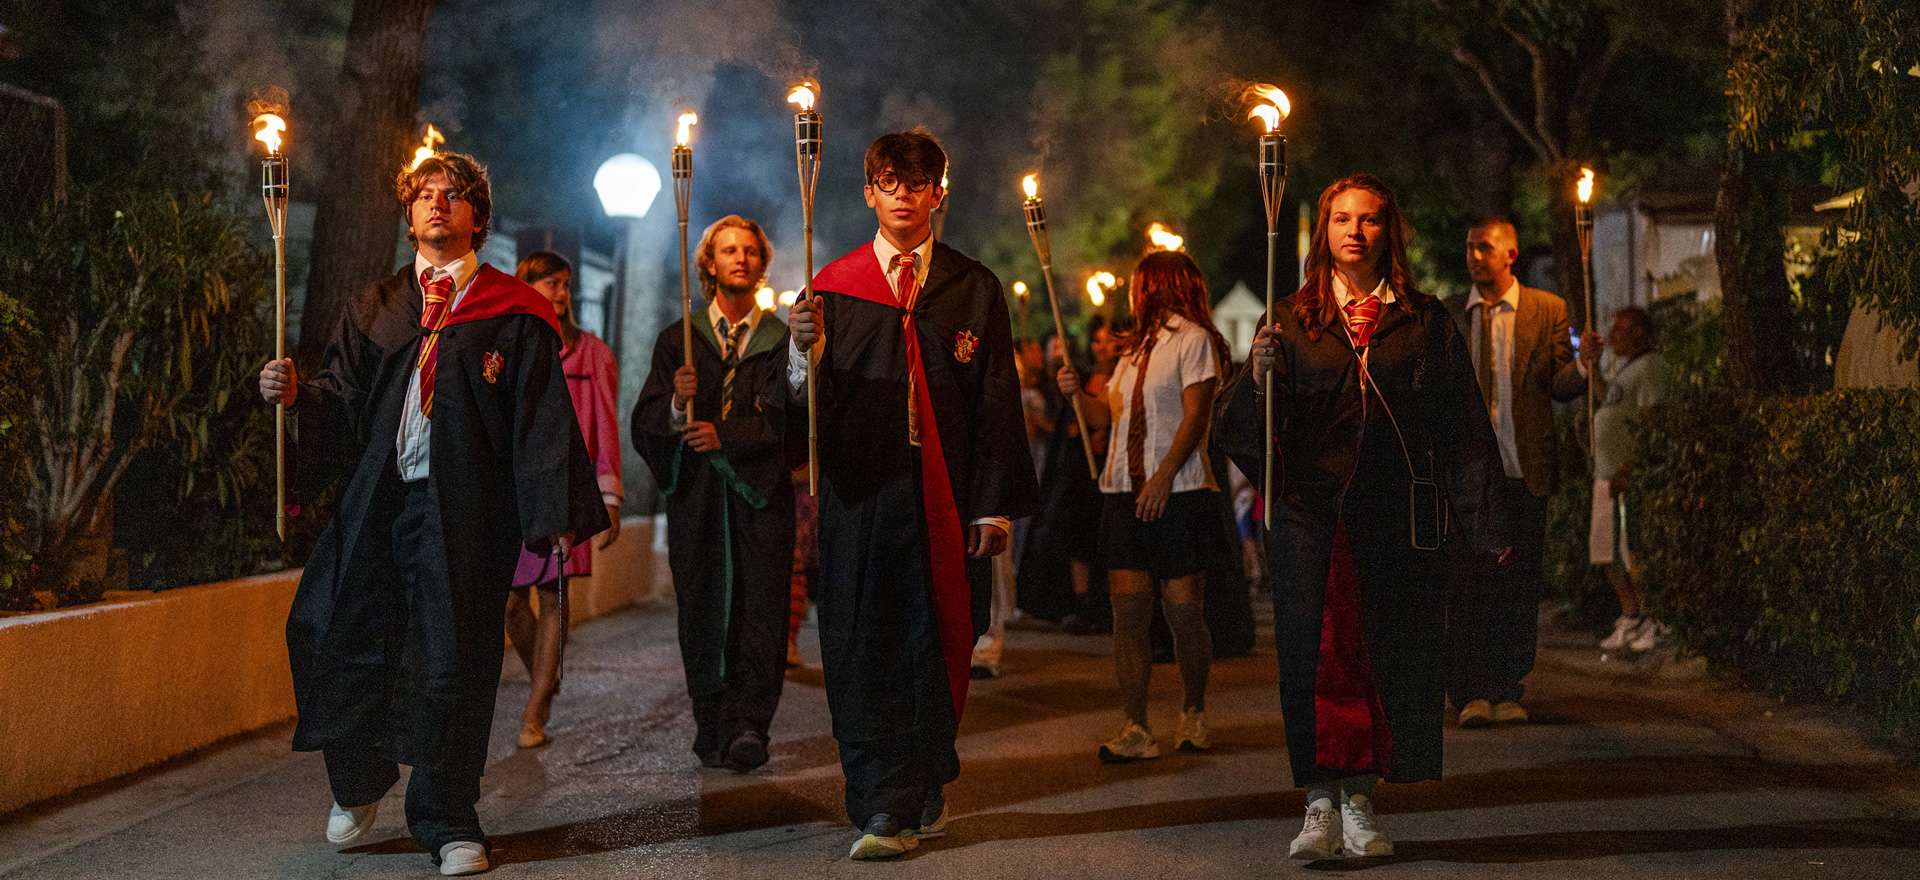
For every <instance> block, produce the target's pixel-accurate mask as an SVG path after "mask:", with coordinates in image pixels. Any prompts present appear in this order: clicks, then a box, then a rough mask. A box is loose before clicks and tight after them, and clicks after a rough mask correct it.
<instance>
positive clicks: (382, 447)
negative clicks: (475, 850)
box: [287, 265, 608, 775]
mask: <svg viewBox="0 0 1920 880" xmlns="http://www.w3.org/2000/svg"><path fill="white" fill-rule="evenodd" d="M421 311H422V297H421V291H420V284H419V279H417V278H414V277H413V276H412V273H411V272H410V271H405V270H403V271H401V272H399V273H398V274H395V275H394V276H393V277H391V278H388V279H386V280H384V281H381V282H378V283H376V284H373V285H371V286H369V287H368V288H367V289H365V290H363V291H361V292H360V293H358V294H356V295H355V296H354V297H353V298H352V299H350V300H348V301H347V307H346V310H345V312H344V313H343V314H342V315H341V318H340V323H339V325H338V326H336V327H335V328H334V330H333V335H332V336H331V337H330V339H329V341H328V343H327V348H326V352H325V354H324V355H323V356H322V358H321V362H320V368H319V370H318V371H316V372H315V373H314V375H313V376H312V377H311V378H308V379H306V380H305V381H302V382H301V383H300V389H299V393H298V395H297V397H296V399H295V402H294V403H295V405H294V408H293V413H294V415H295V416H296V417H297V418H298V419H299V427H300V441H301V442H300V452H301V453H302V458H303V459H304V460H305V462H306V466H305V467H304V468H303V470H302V475H303V477H305V478H306V479H307V481H308V482H307V487H306V488H307V489H309V490H310V491H309V492H308V493H307V494H308V495H309V496H311V495H312V494H317V492H318V491H319V489H320V488H322V487H324V486H325V485H326V484H327V483H330V482H332V481H333V480H334V479H335V478H337V477H338V476H341V475H342V474H343V473H344V474H345V475H346V476H347V477H348V481H347V484H346V486H345V488H344V490H343V491H342V492H341V493H340V495H339V499H340V500H339V507H338V508H337V509H336V510H335V511H334V514H333V518H332V519H331V520H329V521H328V523H327V526H326V529H325V530H324V531H323V532H322V533H321V535H320V541H319V544H318V545H316V546H315V547H314V550H313V554H312V556H310V557H309V558H308V559H307V566H306V570H305V572H303V573H302V575H301V577H300V587H299V589H298V591H297V592H296V593H295V594H294V599H293V609H292V611H291V613H290V614H289V615H288V618H287V655H288V659H289V661H290V662H291V664H292V668H293V689H294V702H295V706H296V708H297V709H298V710H299V713H300V714H299V723H298V725H297V726H296V728H295V729H294V736H293V747H294V748H295V749H297V750H301V751H310V750H315V749H321V748H328V747H332V746H346V747H353V748H373V749H376V750H377V751H378V752H379V753H380V754H381V755H382V756H383V757H385V758H387V759H389V760H393V761H396V762H398V763H402V764H408V765H411V766H415V767H432V768H436V769H441V770H445V771H448V772H456V773H472V774H476V775H477V774H478V773H479V772H480V770H481V768H483V767H484V766H485V764H486V748H487V736H486V731H487V728H488V727H489V726H490V725H491V724H492V722H493V701H494V692H495V690H496V689H497V688H498V685H499V677H500V657H501V651H502V648H503V641H502V640H503V633H504V629H503V627H504V613H505V608H506V596H507V589H508V587H509V585H510V584H511V582H512V580H513V570H514V566H515V564H516V563H517V562H518V561H519V558H520V551H521V549H522V548H527V549H531V550H534V551H535V552H546V551H547V544H548V539H549V538H551V537H553V536H556V535H560V534H565V533H571V534H572V535H573V538H574V541H575V542H576V543H578V542H583V541H585V540H586V539H587V538H588V537H590V536H592V535H595V534H598V533H599V532H601V531H604V530H605V529H606V528H607V526H608V522H607V512H606V508H605V506H603V505H602V503H601V501H600V488H599V486H598V485H597V483H596V480H595V476H594V465H593V460H592V459H591V458H589V457H588V456H587V448H586V444H585V442H584V441H583V440H582V439H581V437H580V423H579V419H578V418H577V417H576V416H575V415H574V412H573V398H572V396H571V395H570V394H568V392H567V379H566V375H565V374H564V373H563V372H562V370H561V368H560V333H559V328H558V326H557V324H556V323H555V318H554V313H553V306H552V305H551V304H549V303H548V302H547V301H546V299H545V297H542V296H541V295H540V294H539V293H537V292H535V291H534V290H533V288H531V287H528V286H527V285H525V284H523V283H521V282H520V281H518V280H516V279H514V278H513V277H511V276H509V275H506V274H505V273H502V272H500V271H499V270H497V269H494V268H493V267H491V266H484V265H483V266H481V267H480V270H479V272H478V274H476V275H475V277H474V280H473V282H472V284H471V285H470V286H469V288H468V289H467V291H466V293H465V294H464V295H463V296H462V297H461V298H460V301H459V302H458V304H457V305H456V306H455V307H454V310H453V312H452V313H451V314H450V315H448V317H447V322H446V326H445V327H444V329H442V331H441V333H440V342H439V354H438V361H437V366H436V369H437V374H436V378H435V382H434V395H433V416H432V419H433V431H432V434H431V439H430V441H429V442H430V447H429V448H430V450H431V451H430V462H431V467H430V470H429V476H428V477H427V484H428V488H429V490H430V491H432V492H433V494H434V496H435V497H436V498H437V499H438V502H439V510H440V522H439V524H438V526H439V528H438V531H439V532H440V534H441V535H442V537H443V543H444V547H445V553H446V566H445V572H446V579H447V581H448V583H447V584H446V588H447V589H446V592H445V593H444V595H442V596H436V597H435V599H436V600H437V601H434V602H431V603H426V604H425V605H422V606H416V607H413V608H411V609H409V608H407V607H405V605H404V603H403V602H401V601H400V600H399V599H398V598H397V597H398V596H399V588H398V586H397V583H396V580H397V579H396V577H395V575H394V573H393V572H392V571H391V570H390V566H391V565H392V562H391V561H390V554H389V550H390V546H391V543H392V542H391V537H390V536H391V533H392V527H393V523H392V521H391V520H386V521H382V519H383V515H382V514H381V513H380V511H381V510H383V509H386V510H387V513H386V514H384V516H391V515H392V511H391V509H390V508H383V507H382V506H381V505H380V503H378V502H379V500H380V496H382V495H386V496H391V495H392V494H393V493H394V492H395V491H397V489H398V487H399V486H400V481H399V476H398V471H397V469H396V467H397V466H396V463H395V462H396V459H397V458H398V453H397V452H396V450H395V442H396V439H397V438H398V436H399V432H400V415H401V408H402V407H403V406H405V405H406V397H407V386H408V384H409V383H410V381H411V380H412V378H413V371H414V359H415V357H416V356H417V355H418V353H419V350H420V344H421V341H422V340H423V339H424V338H425V336H426V334H425V332H424V331H423V330H422V329H421V327H420V314H421Z"/></svg>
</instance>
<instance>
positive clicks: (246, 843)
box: [0, 607, 1920, 880]
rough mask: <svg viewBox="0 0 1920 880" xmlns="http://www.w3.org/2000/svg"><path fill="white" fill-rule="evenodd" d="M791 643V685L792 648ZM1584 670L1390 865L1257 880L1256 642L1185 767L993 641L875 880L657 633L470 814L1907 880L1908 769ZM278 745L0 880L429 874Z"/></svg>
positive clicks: (712, 867) (589, 690) (799, 747)
mask: <svg viewBox="0 0 1920 880" xmlns="http://www.w3.org/2000/svg"><path fill="white" fill-rule="evenodd" d="M1263 639H1264V637H1263ZM802 643H803V645H805V646H806V647H807V648H808V655H809V659H810V661H813V662H816V663H817V654H816V653H815V652H814V651H813V650H812V649H813V637H812V634H811V632H809V633H807V634H805V635H803V637H802ZM1586 644H1590V640H1588V641H1586V642H1583V641H1582V640H1581V639H1580V638H1578V637H1575V636H1570V635H1559V636H1554V637H1551V638H1550V639H1549V640H1548V644H1547V645H1546V646H1545V647H1544V648H1543V650H1542V658H1541V668H1540V670H1539V671H1538V672H1537V673H1535V676H1534V678H1533V681H1532V688H1533V689H1532V693H1531V698H1530V704H1531V706H1532V707H1533V710H1534V713H1535V717H1536V720H1537V723H1535V724H1533V725H1530V726H1526V727H1520V728H1511V729H1501V730H1494V731H1479V732H1475V731H1460V730H1453V729H1449V730H1448V733H1447V743H1446V747H1447V774H1448V775H1447V778H1446V780H1444V781H1442V782H1438V783H1423V784H1420V785H1412V786H1386V787H1383V788H1382V791H1381V794H1380V799H1379V803H1380V809H1381V812H1382V820H1383V823H1384V825H1385V827H1386V828H1387V829H1388V830H1389V831H1390V832H1392V834H1393V835H1394V836H1395V837H1396V838H1397V840H1398V841H1399V855H1398V856H1397V857H1396V858H1394V859H1390V860H1377V861H1371V862H1342V863H1320V864H1318V865H1315V866H1313V867H1306V866H1302V865H1300V864H1298V863H1291V862H1287V861H1286V860H1285V858H1284V856H1285V852H1286V844H1287V842H1288V840H1289V839H1291V837H1292V836H1293V834H1294V833H1295V832H1296V831H1297V830H1298V828H1299V819H1298V817H1299V815H1300V813H1301V810H1302V808H1303V806H1304V804H1303V800H1302V797H1301V795H1300V793H1299V792H1297V791H1296V790H1293V789H1291V788H1290V787H1289V780H1288V774H1287V769H1286V762H1285V758H1284V755H1283V753H1282V748H1281V727H1280V723H1279V714H1278V697H1277V695H1276V692H1275V684H1274V683H1275V669H1274V662H1273V651H1272V646H1271V644H1270V643H1269V642H1266V641H1264V640H1263V642H1262V644H1261V646H1260V647H1259V648H1258V649H1257V650H1256V653H1255V655H1254V656H1252V657H1248V658H1243V659H1236V660H1228V661H1224V662H1221V663H1219V664H1217V665H1216V666H1215V669H1214V683H1213V692H1212V694H1211V696H1210V703H1211V707H1210V709H1211V711H1210V715H1211V717H1212V720H1213V725H1214V733H1215V741H1216V748H1215V750H1214V751H1213V753H1211V754H1208V755H1204V756H1187V755H1178V754H1174V755H1169V756H1168V757H1164V758H1161V759H1159V760H1157V761H1151V762H1146V763H1142V764H1135V765H1127V766H1120V767H1109V766H1104V765H1102V764H1100V763H1098V762H1097V761H1096V760H1095V758H1094V750H1095V748H1096V746H1097V744H1098V742H1099V741H1100V738H1101V736H1102V734H1104V733H1106V732H1107V731H1108V729H1109V728H1110V727H1111V726H1112V725H1113V723H1114V722H1115V721H1116V719H1117V715H1118V711H1117V708H1116V707H1117V706H1118V705H1119V702H1118V693H1117V689H1116V688H1115V686H1114V683H1113V675H1112V671H1111V666H1110V661H1109V660H1108V659H1107V650H1106V649H1107V645H1106V641H1105V639H1103V638H1098V637H1080V638H1076V637H1070V636H1062V635H1057V634H1053V633H1047V632H1040V631H1034V630H1016V631H1015V632H1014V633H1013V634H1012V636H1011V640H1010V647H1009V653H1008V660H1007V667H1008V674H1007V675H1006V677H1004V678H1002V679H1000V680H998V681H993V682H986V683H979V684H977V689H976V690H975V692H974V693H975V696H974V697H973V698H972V700H971V702H970V704H969V715H968V718H967V721H966V724H965V726H964V731H963V732H964V736H963V737H962V740H961V743H960V752H961V757H962V760H963V767H964V770H963V775H962V777H961V779H960V781H959V782H958V783H957V784H955V785H954V786H952V787H950V789H949V799H950V800H951V802H952V804H953V808H954V811H955V812H954V816H955V819H954V822H953V825H952V831H951V834H950V836H949V837H948V838H947V839H946V840H944V841H938V842H934V843H931V844H929V845H927V846H925V847H923V848H921V849H920V850H918V851H916V852H915V853H913V854H911V855H910V856H908V857H907V858H906V859H903V860H902V861H901V862H900V863H898V864H894V865H875V864H868V863H858V864H856V863H850V862H848V861H846V859H845V853H846V850H847V847H848V845H849V844H850V842H851V839H852V837H851V835H852V829H851V828H850V827H848V826H847V824H846V822H845V819H844V817H843V814H842V808H841V793H842V792H841V782H840V775H839V766H838V764H837V762H836V753H835V749H834V745H833V741H832V739H831V738H830V737H829V735H828V730H829V726H828V719H827V712H826V701H825V698H824V694H823V692H822V690H821V679H820V673H819V669H818V667H817V665H815V666H812V667H809V668H806V669H801V670H796V671H794V672H793V673H792V674H791V675H790V676H789V679H788V684H787V689H786V697H785V700H784V702H783V704H782V706H781V711H780V716H779V719H778V720H777V722H776V723H775V725H774V731H773V736H774V743H773V748H772V752H773V760H772V761H771V762H770V763H769V764H768V765H767V766H766V767H765V768H763V769H761V770H760V771H758V772H755V773H753V774H750V775H746V776H736V775H734V774H731V773H727V772H724V771H713V770H702V769H701V768H700V767H699V766H698V764H697V762H696V761H695V760H694V759H693V757H692V755H691V754H690V753H688V752H687V751H686V747H685V746H686V743H688V742H690V741H691V737H692V733H693V731H692V723H691V720H690V718H689V716H688V707H687V703H686V700H685V698H684V696H683V695H682V693H681V678H680V669H679V657H678V652H677V649H676V648H675V646H674V642H673V622H672V613H671V609H669V608H663V607H651V608H639V609H632V610H629V611H626V612H622V613H620V614H617V615H613V616H611V617H608V618H604V619H601V620H598V621H594V622H592V623H589V624H587V625H585V626H583V627H581V628H580V629H579V630H578V631H577V633H576V641H575V644H574V647H573V649H572V651H571V653H570V657H569V673H568V678H567V684H566V689H565V691H564V692H563V693H562V694H561V696H560V698H559V700H558V702H557V703H556V705H555V717H554V721H553V725H552V727H551V728H550V731H551V733H552V734H553V735H554V742H553V744H552V745H550V746H548V747H546V748H544V749H539V750H535V751H531V752H516V751H515V750H514V748H513V741H512V738H513V734H514V732H515V730H516V729H517V724H516V723H514V722H516V721H517V719H518V712H519V706H520V702H521V701H522V700H524V699H525V697H526V691H527V686H526V682H525V678H524V676H510V677H509V679H508V681H507V682H506V683H505V684H503V685H502V687H501V693H500V712H499V716H498V723H497V724H496V725H495V732H496V735H495V737H494V742H493V757H494V759H495V763H493V764H492V766H491V767H489V769H488V771H487V776H486V779H485V781H484V796H483V798H482V800H481V802H480V814H481V817H482V820H483V821H484V822H486V823H487V827H488V830H489V833H490V834H492V835H493V839H494V843H495V846H496V847H497V852H496V858H497V861H498V863H499V867H498V868H497V869H496V870H495V872H494V875H493V876H498V877H501V878H558V877H583V878H584V877H592V878H603V877H616V878H627V877H673V878H693V877H742V878H758V877H765V878H782V880H786V878H815V877H848V876H852V877H867V878H870V877H875V876H878V875H881V874H887V875H890V876H895V877H901V878H909V877H911V878H967V880H1000V878H1025V877H1035V878H1038V877H1048V878H1051V877H1086V878H1098V880H1131V878H1163V877H1181V878H1185V877H1275V876H1279V877H1285V876H1290V875H1296V874H1299V872H1302V871H1313V870H1366V871H1369V872H1377V873H1380V874H1382V875H1387V874H1392V875H1407V876H1417V877H1473V878H1484V877H1490V876H1509V877H1594V878H1607V880H1618V878H1639V877H1688V878H1693V877H1727V878H1739V880H1760V878H1775V877H1782V878H1785V877H1793V878H1800V877H1836V878H1838V877H1846V878H1849V880H1851V878H1875V877H1888V878H1893V877H1900V878H1913V877H1920V773H1916V772H1915V770H1914V769H1913V768H1912V767H1911V766H1910V765H1903V764H1901V763H1900V762H1898V761H1896V760H1895V759H1894V758H1893V757H1892V756H1890V755H1889V754H1887V753H1886V752H1883V751H1880V750H1877V749H1874V748H1872V747H1870V746H1868V745H1865V744H1863V742H1862V741H1861V739H1860V738H1859V737H1858V736H1856V735H1855V734H1853V733H1852V732H1851V731H1850V730H1849V729H1848V728H1846V727H1845V726H1843V725H1841V724H1838V723H1835V722H1833V721H1831V720H1828V719H1826V718H1824V717H1823V716H1822V715H1820V714H1819V713H1815V712H1809V711H1805V710H1796V709H1791V708H1788V707H1785V706H1782V705H1780V704H1778V703H1774V702H1771V701H1767V700H1764V699H1761V698H1757V697H1754V696H1751V695H1749V694H1745V693H1743V692H1740V691H1738V690H1737V689H1733V688H1728V687H1725V686H1721V685H1715V684H1712V683H1709V682H1706V681H1704V680H1702V679H1699V678H1692V679H1688V678H1684V677H1674V676H1671V675H1669V676H1667V677H1657V676H1650V675H1649V674H1647V671H1646V670H1644V669H1636V668H1635V667H1634V666H1631V665H1629V664H1626V663H1623V662H1621V661H1619V660H1605V661H1603V660H1601V659H1600V658H1599V656H1598V655H1597V653H1596V652H1594V651H1593V650H1592V649H1590V648H1587V647H1585V645H1586ZM1667 668H1668V669H1669V670H1672V669H1674V668H1676V667H1672V666H1669V667H1667ZM1678 668H1679V669H1682V670H1684V669H1685V667H1684V666H1682V667H1678ZM516 672H517V670H516ZM1155 673H1156V674H1155V681H1154V698H1155V701H1156V702H1155V704H1154V713H1155V714H1154V720H1155V726H1156V728H1163V729H1165V730H1167V731H1171V729H1172V727H1173V718H1174V714H1175V711H1176V700H1177V698H1178V697H1177V689H1178V683H1177V676H1176V675H1175V674H1174V671H1173V670H1172V668H1171V667H1166V666H1161V667H1157V668H1156V670H1155ZM289 735H290V729H289V728H285V727H281V728H276V729H274V730H270V731H266V732H264V733H261V734H258V735H254V736H250V737H246V738H243V739H241V740H238V741H235V742H231V743H228V744H225V745H223V746H220V747H218V748H215V749H210V750H208V751H206V752H203V753H201V754H199V755H196V756H194V757H192V758H189V759H187V760H183V761H179V762H175V763H174V764H172V765H169V766H167V767H163V768H159V769H157V770H153V771H149V772H146V773H144V774H141V775H139V776H137V777H135V778H133V779H131V780H128V781H125V782H121V783H116V784H110V785H108V786H103V787H100V788H99V789H97V790H93V791H89V792H85V793H82V794H81V795H78V796H74V797H70V798H66V799H64V800H62V801H59V802H57V803H54V804H51V805H46V806H44V807H42V808H40V809H35V810H29V811H26V812H23V813H22V814H18V815H16V816H14V817H12V819H11V820H9V821H7V822H4V823H0V874H4V875H5V876H6V877H8V878H28V877H31V878H35V880H64V878H107V877H113V878H121V877H140V878H148V877H152V878H194V880H204V878H225V877H283V878H321V877H326V878H334V877H356V878H358V877H366V878H388V877H392V878H412V877H426V876H435V875H433V874H432V871H431V868H430V866H429V863H428V860H427V857H426V856H425V855H424V854H423V853H421V852H420V851H419V850H418V849H417V848H416V847H415V846H414V845H413V843H412V841H411V840H410V839H409V838H408V837H407V836H406V832H405V828H404V822H403V820H402V815H403V810H402V794H401V789H400V788H396V789H395V790H394V792H393V794H391V795H390V796H389V797H388V798H387V799H386V800H385V801H384V802H383V803H382V810H381V815H380V819H379V822H378V824H377V825H376V827H375V830H374V833H373V834H372V837H371V842H367V843H362V844H359V845H355V846H352V847H348V848H344V849H342V848H339V847H332V846H328V845H326V843H325V842H324V838H323V837H322V833H321V832H322V828H323V827H324V824H325V819H326V808H327V804H328V801H329V798H328V795H327V789H326V784H325V780H324V775H323V771H322V768H321V765H320V761H319V759H318V757H317V756H314V755H305V754H298V755H297V754H291V753H288V752H287V751H286V743H287V740H288V737H289ZM1301 876H1305V875H1301Z"/></svg>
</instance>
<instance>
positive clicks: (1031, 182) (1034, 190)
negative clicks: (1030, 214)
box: [1020, 174, 1040, 199]
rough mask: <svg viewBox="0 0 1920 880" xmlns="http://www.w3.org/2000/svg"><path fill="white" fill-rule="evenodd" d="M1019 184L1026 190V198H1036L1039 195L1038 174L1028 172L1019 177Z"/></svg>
mask: <svg viewBox="0 0 1920 880" xmlns="http://www.w3.org/2000/svg"><path fill="white" fill-rule="evenodd" d="M1020 186H1021V188H1022V189H1025V190H1026V191H1027V198H1030V199H1037V198H1039V197H1040V175H1038V174H1029V175H1027V176H1026V177H1023V178H1021V179H1020Z"/></svg>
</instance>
